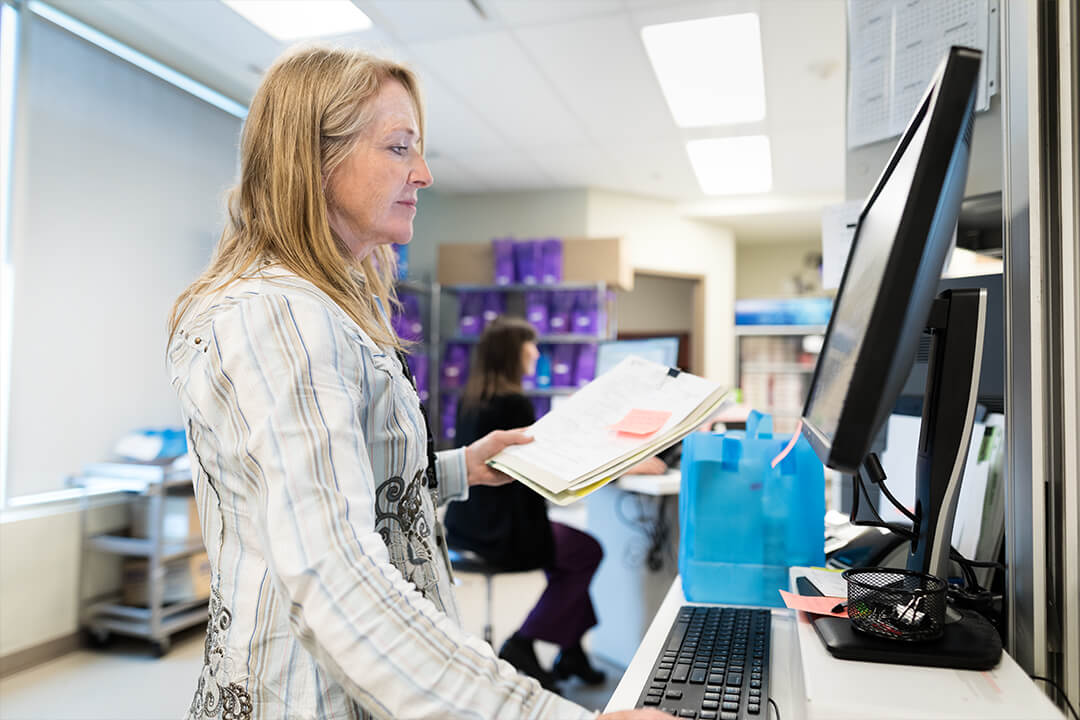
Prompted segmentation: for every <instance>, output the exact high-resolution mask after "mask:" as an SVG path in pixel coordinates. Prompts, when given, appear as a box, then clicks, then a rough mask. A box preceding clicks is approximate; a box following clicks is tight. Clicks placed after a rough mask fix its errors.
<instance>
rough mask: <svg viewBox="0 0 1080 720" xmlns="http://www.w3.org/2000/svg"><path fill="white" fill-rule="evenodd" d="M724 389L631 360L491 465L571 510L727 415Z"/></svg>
mask: <svg viewBox="0 0 1080 720" xmlns="http://www.w3.org/2000/svg"><path fill="white" fill-rule="evenodd" d="M728 394H729V393H728V389H727V388H724V387H722V386H721V385H720V384H719V383H716V382H712V381H710V380H706V379H704V378H701V377H698V376H696V375H691V374H690V373H687V372H681V371H679V370H676V369H673V368H668V367H666V366H664V365H660V364H658V363H654V362H651V361H649V360H645V359H644V358H641V357H637V356H631V357H628V358H625V359H624V360H623V361H622V362H620V363H619V364H618V365H616V366H615V367H614V368H612V369H611V370H609V371H608V372H606V373H604V374H602V375H600V376H599V377H597V378H596V379H595V380H593V381H592V382H590V383H589V384H588V385H585V386H584V387H583V388H581V389H580V390H579V391H577V392H576V393H574V394H573V395H571V396H570V397H569V398H567V399H566V400H565V401H563V402H562V403H560V404H559V406H558V407H557V408H556V409H553V410H552V411H551V412H549V413H548V414H547V415H544V417H542V418H540V420H538V421H537V422H536V423H534V424H533V425H531V426H530V427H529V428H528V429H526V431H525V432H526V433H527V434H528V435H530V436H532V437H533V442H531V443H529V444H527V445H514V446H512V447H508V448H506V449H505V450H503V451H502V452H500V453H499V454H498V455H496V456H494V457H493V458H491V459H490V460H488V465H490V466H491V467H493V468H495V469H496V470H500V471H502V472H504V473H506V474H507V475H509V476H510V477H512V478H514V479H515V480H517V481H519V482H521V483H524V484H525V485H528V486H529V487H530V488H532V489H533V490H535V491H536V492H537V493H539V494H540V495H542V496H544V497H545V498H547V499H548V500H550V501H551V502H553V503H555V504H557V505H569V504H570V503H573V502H575V501H577V500H580V499H581V498H583V497H585V496H586V495H588V494H589V493H592V492H595V491H596V490H598V489H600V488H601V487H603V486H604V485H606V484H607V483H609V482H611V481H612V480H615V479H616V478H618V477H619V476H621V475H623V474H624V473H625V472H626V471H627V470H629V469H630V468H631V467H633V466H634V465H636V464H637V463H638V462H640V461H642V460H644V459H646V458H648V457H651V456H653V455H655V454H656V453H658V452H661V451H662V450H665V449H667V448H669V447H671V446H672V445H674V444H675V443H677V442H679V441H680V440H682V439H683V438H684V437H686V436H687V435H689V434H690V433H691V432H693V431H694V430H695V429H696V428H697V427H699V426H700V425H701V424H702V423H704V422H706V421H707V420H709V418H711V417H712V416H713V415H715V414H716V413H717V412H719V411H720V410H721V409H722V408H723V407H724V406H725V405H726V404H728V403H729V402H730V400H729V399H728Z"/></svg>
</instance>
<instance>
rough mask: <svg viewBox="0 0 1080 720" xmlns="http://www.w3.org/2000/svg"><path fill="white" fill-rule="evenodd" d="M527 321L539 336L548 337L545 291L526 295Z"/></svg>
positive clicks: (530, 292)
mask: <svg viewBox="0 0 1080 720" xmlns="http://www.w3.org/2000/svg"><path fill="white" fill-rule="evenodd" d="M525 319H526V320H528V321H529V324H530V325H532V326H533V327H534V328H535V329H536V334H537V335H547V333H548V306H547V293H545V292H544V291H543V290H531V291H529V292H527V293H525Z"/></svg>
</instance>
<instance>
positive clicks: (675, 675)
mask: <svg viewBox="0 0 1080 720" xmlns="http://www.w3.org/2000/svg"><path fill="white" fill-rule="evenodd" d="M689 674H690V666H689V665H686V664H685V663H679V664H678V665H676V666H675V669H674V670H672V671H671V682H679V683H684V682H686V677H687V676H688V675H689Z"/></svg>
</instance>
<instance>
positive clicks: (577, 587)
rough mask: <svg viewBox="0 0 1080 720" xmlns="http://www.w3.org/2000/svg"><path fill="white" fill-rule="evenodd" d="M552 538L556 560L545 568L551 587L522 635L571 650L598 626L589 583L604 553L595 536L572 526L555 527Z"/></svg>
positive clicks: (534, 609) (536, 607)
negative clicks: (587, 632)
mask: <svg viewBox="0 0 1080 720" xmlns="http://www.w3.org/2000/svg"><path fill="white" fill-rule="evenodd" d="M551 534H552V535H553V536H554V538H555V557H554V559H553V560H552V563H551V565H550V566H549V567H546V568H544V573H545V574H546V575H547V587H546V588H544V593H543V594H542V595H541V596H540V599H539V600H538V601H537V603H536V605H535V606H534V607H533V609H532V611H531V612H530V613H529V617H527V618H526V619H525V624H524V625H522V626H521V629H520V630H518V633H519V634H520V635H522V636H523V637H526V638H529V639H532V640H543V641H545V642H550V643H554V644H556V645H558V646H559V647H561V648H569V647H573V646H574V645H577V644H578V643H579V642H581V636H582V635H584V634H585V631H586V630H588V629H589V628H591V627H592V626H593V625H595V624H596V612H595V611H594V610H593V604H592V599H591V598H590V597H589V583H590V582H592V578H593V575H595V574H596V568H598V567H600V560H602V559H603V557H604V551H603V549H602V548H601V547H600V543H598V542H597V541H596V539H595V538H593V536H592V535H589V534H588V533H583V532H581V531H580V530H575V529H574V528H572V527H569V526H568V525H563V524H561V523H557V522H553V523H551Z"/></svg>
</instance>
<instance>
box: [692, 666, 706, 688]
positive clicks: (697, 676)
mask: <svg viewBox="0 0 1080 720" xmlns="http://www.w3.org/2000/svg"><path fill="white" fill-rule="evenodd" d="M690 682H692V683H694V684H695V685H701V684H702V683H703V682H705V668H694V671H693V672H691V673H690Z"/></svg>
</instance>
